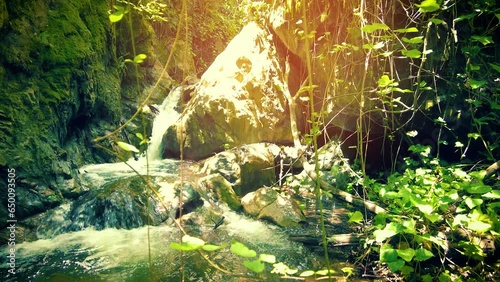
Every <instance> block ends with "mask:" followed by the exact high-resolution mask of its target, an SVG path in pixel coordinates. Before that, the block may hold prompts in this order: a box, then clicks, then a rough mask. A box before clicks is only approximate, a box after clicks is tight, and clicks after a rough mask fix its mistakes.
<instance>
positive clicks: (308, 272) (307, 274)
mask: <svg viewBox="0 0 500 282" xmlns="http://www.w3.org/2000/svg"><path fill="white" fill-rule="evenodd" d="M313 275H314V271H312V270H306V271H304V272H302V273H301V274H299V276H300V277H309V276H313Z"/></svg>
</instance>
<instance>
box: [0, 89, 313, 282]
mask: <svg viewBox="0 0 500 282" xmlns="http://www.w3.org/2000/svg"><path fill="white" fill-rule="evenodd" d="M180 92H181V91H180V89H175V90H173V91H172V92H171V95H169V96H168V97H167V98H166V99H165V102H164V103H163V104H162V106H161V107H160V113H159V114H158V116H157V117H156V119H155V121H154V124H153V134H152V137H151V140H152V141H151V143H150V147H149V152H148V154H149V155H148V158H149V164H148V163H147V162H146V161H145V159H146V158H145V157H144V156H142V157H141V158H139V159H138V160H133V159H131V160H129V161H128V162H127V163H128V165H127V164H125V163H107V164H95V165H87V166H84V167H81V168H80V169H79V170H80V171H81V177H80V182H81V185H82V187H84V188H85V189H87V190H88V192H86V193H84V194H82V195H81V196H80V197H79V198H78V199H76V200H74V201H68V202H67V203H64V204H62V205H61V206H59V207H57V208H55V209H53V210H50V211H48V212H46V213H44V214H43V215H37V216H34V217H33V218H31V219H29V220H31V222H35V223H37V224H38V226H39V227H38V229H37V230H36V232H37V238H39V239H38V240H36V241H32V242H23V243H20V244H17V245H16V246H15V248H16V268H15V272H16V273H15V274H14V275H13V274H11V273H9V274H8V275H6V276H4V277H5V280H4V281H181V280H182V277H184V281H248V280H247V279H250V280H256V281H262V280H265V281H273V280H280V278H279V277H280V276H279V275H278V274H274V273H271V271H272V269H273V266H272V264H268V263H266V269H265V271H264V272H263V273H262V274H254V273H252V272H251V271H249V270H248V269H247V268H245V267H244V265H243V263H244V261H245V260H247V259H244V258H241V257H239V256H237V255H235V254H233V253H232V252H231V251H230V246H231V242H232V240H237V241H239V242H242V243H243V244H245V245H246V246H247V247H249V248H251V249H253V250H255V251H256V252H257V254H272V255H274V256H276V262H282V263H284V264H286V265H287V266H289V267H290V268H293V269H297V270H298V271H299V272H298V273H300V271H304V270H309V269H318V268H319V267H321V258H320V257H318V256H317V254H315V253H313V252H311V251H310V250H309V249H308V248H306V247H305V246H304V245H303V244H301V243H298V242H294V241H292V240H290V239H289V234H287V233H286V232H285V230H284V229H282V228H279V227H277V226H275V225H273V224H270V223H266V222H264V221H260V220H257V219H253V218H250V217H248V216H245V215H243V214H242V213H238V212H234V211H232V210H230V209H229V208H228V207H227V205H226V204H224V203H218V202H217V201H216V200H214V199H213V198H211V196H210V194H209V193H199V198H197V199H196V201H194V202H195V203H196V204H195V205H194V206H193V208H192V210H190V211H187V212H185V213H183V214H184V215H183V217H182V218H181V222H182V224H183V227H184V229H185V230H186V231H187V232H188V233H189V234H190V235H191V236H195V237H198V238H201V239H203V240H204V241H205V242H207V243H210V244H215V245H226V247H225V248H223V249H221V250H218V251H216V252H211V253H209V254H208V255H209V257H210V259H211V260H212V261H214V262H216V263H217V264H218V265H220V266H221V267H223V268H224V269H226V270H229V271H230V272H231V273H230V274H226V273H224V272H221V271H218V270H216V269H215V268H213V267H212V266H210V265H209V263H208V262H207V261H206V260H205V259H203V258H202V257H201V255H200V254H199V253H198V252H196V251H193V252H180V251H178V250H174V249H172V248H171V247H170V243H171V242H179V240H180V238H181V237H182V233H181V232H180V231H179V229H178V228H177V227H176V226H175V224H174V222H173V221H174V219H173V218H174V217H175V214H176V213H175V212H173V211H168V212H166V213H165V209H168V207H165V208H163V207H162V205H161V204H160V203H156V204H157V205H156V206H154V205H153V204H154V203H148V206H147V207H148V208H149V209H150V211H149V212H150V214H151V218H157V219H158V218H159V219H158V224H156V226H152V225H146V222H144V220H143V219H141V216H143V215H144V214H143V213H144V211H141V210H140V209H139V208H137V207H136V203H137V202H141V201H144V199H145V198H147V196H146V197H143V196H144V191H146V190H139V191H138V192H137V195H132V196H130V195H129V194H128V192H123V191H122V190H117V189H116V188H114V187H115V186H114V185H115V184H116V183H122V182H123V181H127V180H129V179H134V177H136V178H137V174H136V172H135V171H137V172H138V173H139V174H141V175H146V174H148V173H149V176H150V177H152V178H153V179H154V182H155V184H156V185H157V187H159V192H160V194H161V195H162V196H163V197H164V199H165V200H166V201H170V204H171V206H173V207H175V205H176V204H177V202H175V201H174V200H173V199H172V198H175V197H176V194H175V189H174V187H175V185H176V183H178V182H179V177H180V176H179V174H180V172H181V170H183V171H189V167H190V164H189V163H181V162H180V161H179V160H172V159H163V160H162V159H161V158H160V154H161V151H162V145H161V140H162V134H163V132H165V129H166V128H167V127H168V126H170V124H172V123H173V122H175V121H176V119H177V118H178V116H179V113H178V112H176V110H175V109H176V105H177V101H178V99H179V96H180ZM131 167H133V168H134V169H135V171H134V170H133V169H131ZM186 181H187V182H189V181H190V179H189V174H188V177H187V179H186ZM124 183H125V185H126V186H127V185H128V186H132V183H133V182H124ZM68 185H71V182H68ZM142 186H144V185H142ZM110 187H111V188H110ZM118 187H120V186H118ZM106 189H110V191H111V192H109V191H107V190H106ZM113 189H114V190H113ZM131 189H132V188H131ZM134 189H135V188H134ZM141 189H144V188H141ZM131 191H133V192H134V193H135V192H136V191H135V190H131ZM124 194H125V195H124ZM132 194H133V193H132ZM108 197H110V198H111V199H110V198H108ZM141 197H142V198H141ZM152 198H153V197H151V198H150V199H152ZM150 202H151V200H150ZM150 204H151V205H152V206H153V208H151V207H150V206H149V205H150ZM146 212H147V211H146ZM177 212H178V211H177ZM119 213H123V214H119ZM165 214H167V215H165ZM160 215H161V216H164V218H166V220H164V218H162V217H161V216H160ZM222 217H224V218H223V221H222V224H221V225H220V226H219V227H218V228H216V229H214V228H213V227H214V224H215V222H216V221H219V220H220V219H221V218H222ZM9 248H10V247H4V248H3V253H4V254H7V253H9ZM252 260H253V259H252ZM0 265H1V266H0V269H1V271H2V273H6V274H7V270H8V269H9V268H10V267H9V264H8V257H7V256H5V255H4V256H2V257H1V258H0Z"/></svg>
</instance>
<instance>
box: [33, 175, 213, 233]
mask: <svg viewBox="0 0 500 282" xmlns="http://www.w3.org/2000/svg"><path fill="white" fill-rule="evenodd" d="M153 181H154V179H153ZM156 188H157V189H158V193H159V194H160V195H161V196H162V197H163V199H164V200H163V201H160V200H158V197H157V196H156V195H155V194H153V193H146V189H148V188H147V187H146V185H145V184H144V182H143V180H142V179H141V178H140V177H139V176H133V177H129V178H125V179H121V180H116V181H113V182H110V183H108V184H106V185H104V186H103V187H102V188H100V189H94V190H91V191H89V192H88V193H86V194H85V195H83V196H81V197H80V198H78V199H77V200H76V201H74V202H71V203H66V204H62V205H60V206H59V207H57V208H55V209H52V210H49V211H47V212H45V213H44V214H42V215H40V216H36V217H35V218H36V219H33V218H29V219H27V222H30V220H31V221H33V220H35V221H37V223H36V226H37V237H38V238H39V239H40V238H52V237H53V236H56V235H58V234H62V233H66V232H71V231H79V230H83V229H85V228H88V227H92V228H95V229H96V230H102V229H105V228H118V229H133V228H137V227H140V226H143V225H146V224H150V225H159V224H160V223H162V222H164V221H165V220H166V219H167V218H169V217H177V216H178V215H179V210H178V204H179V199H178V194H179V191H180V189H179V188H180V185H179V183H170V184H168V185H167V184H163V185H162V186H161V187H158V186H157V187H156ZM182 191H183V214H185V213H188V212H190V211H192V210H194V209H195V208H196V207H198V206H201V205H202V203H203V202H202V201H201V199H200V196H199V194H198V193H197V192H196V191H195V190H194V189H193V188H192V186H191V185H189V183H184V187H183V189H182ZM148 195H149V196H148ZM31 225H34V223H33V222H32V223H31Z"/></svg>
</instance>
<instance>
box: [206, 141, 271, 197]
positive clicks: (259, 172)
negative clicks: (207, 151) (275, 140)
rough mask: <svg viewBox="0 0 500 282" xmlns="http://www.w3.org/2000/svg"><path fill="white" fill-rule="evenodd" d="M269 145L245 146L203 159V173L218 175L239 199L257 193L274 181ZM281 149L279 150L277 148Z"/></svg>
mask: <svg viewBox="0 0 500 282" xmlns="http://www.w3.org/2000/svg"><path fill="white" fill-rule="evenodd" d="M276 149H277V146H276V145H272V144H267V143H258V144H250V145H244V146H241V147H237V148H232V149H229V150H227V151H224V152H221V153H218V154H216V155H215V156H213V157H210V158H208V159H206V160H204V161H203V162H202V164H201V168H200V172H201V173H203V174H207V175H208V174H213V173H219V174H221V175H222V176H224V178H225V179H226V180H227V181H229V182H230V184H231V185H232V186H233V189H234V191H235V192H236V194H237V195H238V196H243V195H245V194H247V193H249V192H252V191H255V190H256V189H257V188H259V187H262V186H270V185H272V184H273V182H274V178H275V176H274V170H273V169H272V167H273V158H274V155H273V153H272V151H273V150H276ZM278 150H279V149H278Z"/></svg>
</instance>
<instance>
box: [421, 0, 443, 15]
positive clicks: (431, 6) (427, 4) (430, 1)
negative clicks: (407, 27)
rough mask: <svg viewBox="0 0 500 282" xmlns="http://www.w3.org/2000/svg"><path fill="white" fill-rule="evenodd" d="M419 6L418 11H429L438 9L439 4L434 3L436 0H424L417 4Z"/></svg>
mask: <svg viewBox="0 0 500 282" xmlns="http://www.w3.org/2000/svg"><path fill="white" fill-rule="evenodd" d="M417 7H419V9H418V11H419V12H420V13H430V12H434V11H437V10H439V8H440V6H439V4H438V3H436V0H424V1H422V3H420V5H417Z"/></svg>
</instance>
